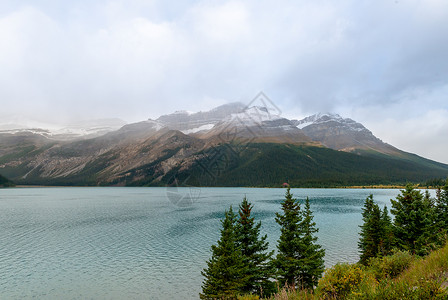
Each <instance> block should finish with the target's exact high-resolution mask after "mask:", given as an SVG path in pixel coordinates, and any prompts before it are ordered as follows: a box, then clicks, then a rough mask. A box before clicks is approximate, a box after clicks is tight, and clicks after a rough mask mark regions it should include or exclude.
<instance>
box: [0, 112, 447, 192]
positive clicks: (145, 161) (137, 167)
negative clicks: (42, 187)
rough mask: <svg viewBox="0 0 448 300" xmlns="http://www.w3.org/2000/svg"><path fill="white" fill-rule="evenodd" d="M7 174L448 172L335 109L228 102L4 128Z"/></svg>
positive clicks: (328, 180) (135, 182) (228, 180)
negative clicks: (88, 131) (72, 132)
mask: <svg viewBox="0 0 448 300" xmlns="http://www.w3.org/2000/svg"><path fill="white" fill-rule="evenodd" d="M273 162H277V164H275V163H273ZM379 166H380V167H381V168H380V167H379ZM291 170H293V172H292V171H291ZM0 173H2V174H4V175H6V176H7V177H8V178H11V179H12V180H14V181H15V182H16V183H18V184H47V185H48V184H49V185H132V186H139V185H149V186H154V185H156V186H158V185H171V184H174V183H175V182H181V183H182V182H183V183H185V178H190V179H189V180H190V181H193V180H192V178H191V176H190V175H192V174H193V175H194V176H193V177H195V178H197V180H196V181H197V184H198V185H207V186H215V185H223V186H228V184H235V185H244V186H277V185H278V184H281V183H282V182H281V181H284V182H290V183H294V184H296V185H302V186H311V185H312V184H313V183H314V184H316V185H320V186H328V185H334V186H339V185H364V184H369V183H370V184H385V183H394V184H396V183H403V182H406V181H424V180H428V179H432V178H435V177H447V175H448V165H446V164H442V163H438V162H435V161H432V160H428V159H425V158H422V157H419V156H417V155H415V154H411V153H407V152H404V151H401V150H399V149H397V148H395V147H393V146H391V145H389V144H386V143H384V142H382V141H381V140H380V139H379V138H377V137H375V136H374V135H373V134H372V132H371V131H370V130H368V129H367V128H365V127H364V126H363V125H362V124H361V123H358V122H356V121H354V120H352V119H349V118H343V117H341V116H339V115H337V114H329V113H326V114H324V113H321V114H316V115H312V116H309V117H307V118H304V119H302V120H289V119H287V118H284V117H282V116H279V115H278V114H276V113H275V111H273V110H270V109H269V108H267V107H263V106H251V107H244V106H243V104H241V103H231V104H228V105H223V106H220V107H217V108H215V109H212V110H210V111H208V112H199V113H188V112H176V113H173V114H169V115H164V116H160V117H159V118H158V119H156V120H151V119H149V120H146V121H142V122H137V123H131V124H126V125H124V126H122V127H121V128H119V129H118V130H114V131H109V132H107V133H105V134H103V135H100V136H97V137H92V138H85V139H75V140H55V139H54V138H52V137H48V136H46V135H45V134H40V133H35V132H16V133H11V132H9V133H8V132H0ZM207 174H208V177H210V178H212V179H210V178H208V177H207ZM257 174H258V175H257ZM282 174H283V175H282ZM284 174H288V175H287V176H286V177H285V175H284ZM210 175H212V176H210ZM178 177H179V178H181V179H182V178H183V179H184V180H181V179H180V180H178V179H177V178H178ZM173 178H174V179H176V180H173ZM232 178H233V179H232ZM245 178H246V179H245ZM247 178H252V179H250V180H247Z"/></svg>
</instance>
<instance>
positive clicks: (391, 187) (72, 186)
mask: <svg viewBox="0 0 448 300" xmlns="http://www.w3.org/2000/svg"><path fill="white" fill-rule="evenodd" d="M93 187H94V188H117V187H119V188H123V187H124V188H127V187H129V188H169V187H170V186H95V185H85V186H80V185H24V184H20V185H15V186H12V187H5V188H19V189H26V188H93ZM405 187H406V186H405V185H363V186H361V185H355V186H341V187H291V189H366V190H367V189H378V190H387V189H404V188H405ZM179 188H253V189H255V188H256V189H284V188H285V187H262V186H261V187H258V186H185V187H182V186H180V187H179ZM415 188H416V189H420V190H427V189H428V190H435V189H438V187H423V186H416V187H415Z"/></svg>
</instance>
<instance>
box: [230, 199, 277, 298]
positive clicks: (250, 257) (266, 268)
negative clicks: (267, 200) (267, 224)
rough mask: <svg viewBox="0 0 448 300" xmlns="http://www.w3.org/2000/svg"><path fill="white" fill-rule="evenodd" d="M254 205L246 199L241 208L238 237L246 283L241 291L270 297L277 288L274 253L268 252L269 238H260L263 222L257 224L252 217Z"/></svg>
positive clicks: (237, 230) (237, 228) (237, 229)
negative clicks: (273, 261)
mask: <svg viewBox="0 0 448 300" xmlns="http://www.w3.org/2000/svg"><path fill="white" fill-rule="evenodd" d="M252 208H253V205H252V204H251V203H249V202H248V201H247V199H246V197H244V199H243V201H242V202H241V204H240V206H239V219H238V221H237V227H236V233H237V234H236V235H237V241H238V246H239V248H240V249H241V254H242V256H243V261H244V265H245V270H246V273H245V276H244V277H245V279H246V280H245V281H244V283H243V286H242V289H241V291H242V292H243V293H245V294H249V293H251V294H258V295H260V296H261V295H262V294H264V295H269V294H270V293H271V292H273V289H274V288H275V286H274V284H273V282H272V281H271V280H270V279H271V277H272V275H273V274H272V267H271V265H270V263H269V262H270V260H271V257H272V254H273V252H274V251H272V252H267V250H268V247H269V243H268V242H266V239H267V236H266V235H264V236H262V237H260V228H261V222H258V223H255V221H254V218H253V217H252V216H251V211H252Z"/></svg>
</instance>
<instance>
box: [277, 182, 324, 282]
mask: <svg viewBox="0 0 448 300" xmlns="http://www.w3.org/2000/svg"><path fill="white" fill-rule="evenodd" d="M282 211H283V214H280V213H277V214H276V218H275V220H276V222H277V223H278V224H279V225H280V226H281V228H280V231H281V234H280V238H279V240H278V245H277V249H278V254H277V257H276V259H275V261H274V264H275V266H276V268H277V279H278V281H279V283H280V284H281V285H290V286H293V287H296V288H297V287H299V288H313V287H314V285H315V283H316V282H317V280H318V278H319V277H320V276H321V275H322V272H323V256H324V252H323V250H322V249H321V247H320V246H319V245H317V244H315V242H316V238H315V237H314V233H315V232H317V229H316V228H315V223H314V222H313V217H312V214H311V210H310V208H309V202H308V204H307V205H306V207H305V211H304V212H302V211H301V208H300V204H299V202H298V201H297V200H296V199H294V198H293V196H292V194H291V193H290V188H288V189H287V191H286V195H285V200H284V201H283V202H282Z"/></svg>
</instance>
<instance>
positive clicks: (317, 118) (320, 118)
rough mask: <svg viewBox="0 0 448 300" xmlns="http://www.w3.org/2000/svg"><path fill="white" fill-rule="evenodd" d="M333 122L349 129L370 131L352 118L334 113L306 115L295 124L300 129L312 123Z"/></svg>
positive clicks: (337, 125) (335, 125) (334, 125)
mask: <svg viewBox="0 0 448 300" xmlns="http://www.w3.org/2000/svg"><path fill="white" fill-rule="evenodd" d="M325 123H329V124H330V123H331V124H332V126H333V127H344V128H345V129H347V130H353V131H364V130H365V131H368V130H367V129H366V128H365V127H364V126H363V125H362V124H360V123H357V122H356V121H354V120H352V119H350V118H343V117H341V116H340V115H338V114H334V113H318V114H315V115H312V116H309V117H306V118H304V119H302V120H300V121H296V122H295V125H296V126H297V128H299V129H303V128H305V127H307V126H310V125H319V124H325Z"/></svg>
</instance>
